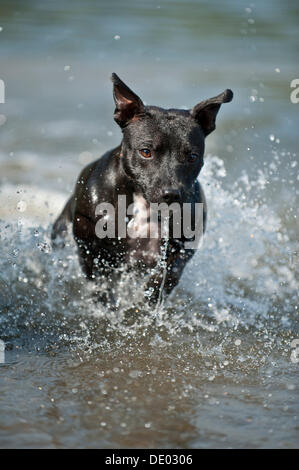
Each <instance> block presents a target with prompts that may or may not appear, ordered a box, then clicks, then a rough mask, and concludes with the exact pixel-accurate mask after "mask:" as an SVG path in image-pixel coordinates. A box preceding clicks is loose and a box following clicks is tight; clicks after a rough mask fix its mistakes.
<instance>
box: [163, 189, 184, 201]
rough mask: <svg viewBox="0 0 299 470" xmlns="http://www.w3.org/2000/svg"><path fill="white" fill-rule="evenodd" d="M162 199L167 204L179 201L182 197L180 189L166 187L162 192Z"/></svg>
mask: <svg viewBox="0 0 299 470" xmlns="http://www.w3.org/2000/svg"><path fill="white" fill-rule="evenodd" d="M162 199H163V201H164V202H166V203H167V204H171V203H172V202H179V201H180V199H181V193H180V190H179V189H175V188H166V189H164V190H163V192H162Z"/></svg>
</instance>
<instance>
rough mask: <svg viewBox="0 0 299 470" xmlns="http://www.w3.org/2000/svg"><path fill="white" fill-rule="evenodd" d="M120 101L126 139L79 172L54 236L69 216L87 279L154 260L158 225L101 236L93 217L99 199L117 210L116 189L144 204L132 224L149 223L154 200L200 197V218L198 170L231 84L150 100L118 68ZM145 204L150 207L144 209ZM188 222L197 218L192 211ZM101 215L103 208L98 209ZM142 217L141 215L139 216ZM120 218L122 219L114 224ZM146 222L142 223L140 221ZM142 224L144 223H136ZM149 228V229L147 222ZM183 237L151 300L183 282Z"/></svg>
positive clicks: (171, 249)
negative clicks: (168, 104) (208, 92)
mask: <svg viewBox="0 0 299 470" xmlns="http://www.w3.org/2000/svg"><path fill="white" fill-rule="evenodd" d="M112 81H113V85H114V89H113V94H114V101H115V105H116V108H115V113H114V119H115V121H116V122H117V124H118V125H119V126H120V127H121V129H122V132H123V139H122V142H121V144H120V145H119V146H118V147H117V148H115V149H113V150H110V151H109V152H107V153H105V154H104V155H103V156H102V157H101V158H100V159H99V160H97V161H95V162H93V163H91V164H90V165H88V166H87V167H86V168H84V170H83V171H82V173H81V174H80V176H79V179H78V181H77V184H76V187H75V191H74V194H73V195H72V196H71V198H70V199H69V201H68V202H67V204H66V206H65V208H64V209H63V211H62V213H61V215H60V216H59V218H58V219H57V220H56V222H55V224H54V227H53V232H52V239H53V242H54V245H55V243H57V241H58V240H59V238H62V239H63V238H64V237H65V235H66V233H67V225H68V224H69V223H71V224H72V227H73V235H74V238H75V240H76V242H77V245H78V250H79V258H80V262H81V265H82V268H83V270H84V272H85V274H86V276H87V277H88V278H89V279H95V278H97V277H98V275H104V276H107V277H109V276H111V274H112V273H113V272H115V270H116V268H118V267H120V266H122V265H124V263H126V265H127V266H130V265H131V266H132V265H134V266H136V265H137V266H139V267H141V268H142V269H143V270H146V271H149V270H150V269H152V268H153V267H154V266H157V263H158V260H159V257H160V255H161V250H162V248H163V238H162V237H161V230H160V229H161V227H160V228H159V230H158V236H157V238H153V237H150V236H149V235H148V232H146V233H147V236H145V237H144V235H143V236H140V237H138V229H137V238H131V237H129V236H126V237H125V238H124V237H122V238H121V237H120V236H119V233H118V228H117V226H116V232H115V236H114V237H112V238H111V237H110V238H109V237H106V238H99V237H98V236H97V234H96V224H97V220H98V219H99V218H98V216H97V214H98V212H97V209H96V208H97V206H98V205H99V204H100V203H111V204H112V205H113V207H114V208H115V217H116V219H117V217H118V215H119V214H118V211H119V209H118V206H117V201H118V196H119V195H123V196H126V205H127V206H128V205H129V204H132V203H133V204H135V209H136V208H137V211H136V210H135V213H136V212H138V206H140V207H141V206H142V207H143V217H141V216H140V214H139V216H138V215H136V214H135V220H134V213H132V214H131V217H128V218H127V220H126V222H127V224H128V225H129V224H130V223H132V219H133V222H134V224H135V225H137V226H138V225H139V224H145V227H146V226H147V224H148V217H149V213H150V212H149V204H150V203H161V202H164V203H167V204H168V205H169V204H171V203H174V202H176V203H178V204H179V205H180V206H182V204H184V203H190V204H191V206H192V207H193V206H195V203H202V204H203V207H204V210H203V219H204V220H203V224H204V226H205V221H206V214H207V211H206V203H205V197H204V194H203V191H202V189H201V187H200V185H199V183H198V181H197V176H198V174H199V172H200V170H201V168H202V166H203V155H204V141H205V137H206V136H207V135H208V134H210V133H211V132H212V131H213V130H214V129H215V119H216V115H217V113H218V111H219V108H220V106H221V104H222V103H227V102H229V101H231V100H232V97H233V93H232V91H231V90H225V91H224V92H223V93H221V94H220V95H218V96H216V97H214V98H210V99H208V100H205V101H202V102H201V103H199V104H197V105H196V106H195V107H194V108H193V109H192V110H191V111H186V110H178V109H168V110H165V109H162V108H158V107H156V106H145V105H144V104H143V102H142V101H141V99H140V98H139V97H138V96H137V95H136V94H135V93H134V92H133V91H132V90H130V89H129V88H128V87H127V86H126V85H125V84H124V83H123V82H122V81H121V80H120V78H119V77H118V76H117V75H116V74H113V75H112ZM144 208H145V212H144ZM192 214H193V215H192V221H191V224H192V226H194V220H193V219H194V211H192ZM101 215H102V217H103V214H101ZM138 217H139V218H138ZM116 225H117V224H116ZM143 229H144V227H143ZM139 230H140V227H139ZM143 234H144V230H143ZM185 241H186V237H185V236H184V235H182V236H181V237H179V238H174V237H172V236H171V234H170V236H169V240H168V243H167V244H166V248H165V250H166V251H165V252H164V261H165V263H166V269H165V263H164V270H163V272H162V270H158V272H156V273H155V274H153V275H152V276H151V278H150V280H149V283H148V287H149V289H148V288H147V292H150V295H149V300H150V301H151V302H154V303H155V302H157V300H158V298H159V293H160V290H161V283H162V280H163V288H164V291H165V292H166V293H169V292H170V291H171V290H172V289H173V287H174V286H175V285H176V284H177V283H178V281H179V279H180V277H181V274H182V272H183V269H184V267H185V265H186V263H187V262H188V260H189V259H190V258H191V257H192V256H193V254H194V250H193V249H185V248H184V242H185Z"/></svg>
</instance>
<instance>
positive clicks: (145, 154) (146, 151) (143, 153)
mask: <svg viewBox="0 0 299 470" xmlns="http://www.w3.org/2000/svg"><path fill="white" fill-rule="evenodd" d="M139 153H140V155H141V156H142V157H143V158H151V156H152V153H151V151H150V150H149V149H141V150H139Z"/></svg>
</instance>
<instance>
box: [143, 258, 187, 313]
mask: <svg viewBox="0 0 299 470" xmlns="http://www.w3.org/2000/svg"><path fill="white" fill-rule="evenodd" d="M193 255H194V251H193V250H184V251H181V250H178V251H175V252H173V253H171V254H170V255H169V256H168V257H167V260H166V266H165V267H161V269H160V271H159V273H157V274H155V275H153V276H151V278H150V279H149V281H148V283H147V286H146V292H149V294H148V301H149V303H150V304H151V305H156V304H157V303H158V302H159V301H161V300H162V298H163V296H165V295H169V294H170V292H171V291H172V290H173V289H174V287H175V286H176V285H177V284H178V282H179V280H180V278H181V275H182V273H183V270H184V268H185V266H186V264H187V262H188V261H189V260H190V258H192V256H193Z"/></svg>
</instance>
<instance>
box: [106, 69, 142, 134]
mask: <svg viewBox="0 0 299 470" xmlns="http://www.w3.org/2000/svg"><path fill="white" fill-rule="evenodd" d="M111 80H112V82H113V98H114V102H115V111H114V120H115V121H116V122H117V124H118V125H119V126H120V127H125V126H126V125H127V124H128V122H129V121H131V120H132V119H134V118H135V119H136V118H137V117H138V116H141V115H142V114H143V113H144V104H143V103H142V101H141V99H140V98H139V96H137V95H135V93H134V92H133V91H132V90H130V88H129V87H127V85H126V84H125V83H124V82H122V81H121V79H120V78H119V77H118V76H117V75H116V73H113V74H112V76H111Z"/></svg>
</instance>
